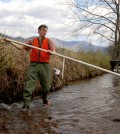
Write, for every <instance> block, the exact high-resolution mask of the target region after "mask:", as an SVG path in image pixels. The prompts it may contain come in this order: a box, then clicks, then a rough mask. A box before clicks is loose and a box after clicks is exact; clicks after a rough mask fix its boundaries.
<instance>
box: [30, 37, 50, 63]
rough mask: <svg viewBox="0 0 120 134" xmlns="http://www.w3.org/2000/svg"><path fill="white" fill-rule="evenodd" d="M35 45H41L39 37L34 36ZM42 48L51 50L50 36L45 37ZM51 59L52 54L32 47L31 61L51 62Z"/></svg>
mask: <svg viewBox="0 0 120 134" xmlns="http://www.w3.org/2000/svg"><path fill="white" fill-rule="evenodd" d="M32 45H33V46H35V47H40V45H39V39H38V38H34V39H33V44H32ZM41 48H42V49H45V50H49V39H48V38H44V40H43V41H42V45H41ZM49 60H50V54H49V53H46V52H43V51H40V50H37V49H34V48H33V49H32V52H31V54H30V61H31V62H46V63H49Z"/></svg>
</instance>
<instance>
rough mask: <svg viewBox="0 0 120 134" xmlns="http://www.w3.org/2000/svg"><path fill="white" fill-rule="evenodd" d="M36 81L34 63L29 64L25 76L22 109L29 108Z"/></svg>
mask: <svg viewBox="0 0 120 134" xmlns="http://www.w3.org/2000/svg"><path fill="white" fill-rule="evenodd" d="M36 80H37V70H36V63H31V64H30V65H29V67H28V70H27V74H26V86H25V89H24V91H23V99H24V107H29V105H30V102H31V97H32V91H33V90H34V89H35V85H36Z"/></svg>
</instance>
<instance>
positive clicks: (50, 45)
mask: <svg viewBox="0 0 120 134" xmlns="http://www.w3.org/2000/svg"><path fill="white" fill-rule="evenodd" d="M49 48H50V50H51V51H52V52H56V48H55V44H54V43H53V41H52V40H50V39H49Z"/></svg>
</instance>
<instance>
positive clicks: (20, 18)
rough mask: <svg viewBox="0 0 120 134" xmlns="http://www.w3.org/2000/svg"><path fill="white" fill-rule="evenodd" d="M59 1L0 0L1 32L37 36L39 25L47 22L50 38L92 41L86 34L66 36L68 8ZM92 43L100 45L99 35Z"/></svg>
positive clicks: (10, 34)
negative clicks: (66, 12) (66, 10)
mask: <svg viewBox="0 0 120 134" xmlns="http://www.w3.org/2000/svg"><path fill="white" fill-rule="evenodd" d="M58 2H59V0H0V33H3V34H6V35H9V36H12V37H17V36H21V37H24V38H27V37H31V36H37V35H38V31H37V29H38V27H39V25H41V24H46V25H47V26H48V33H47V37H49V38H50V37H55V38H58V39H62V40H65V41H71V40H74V41H75V40H77V41H78V40H80V41H88V42H90V40H88V38H86V36H84V35H83V36H79V37H78V38H74V37H68V36H66V34H67V33H68V31H69V27H68V26H66V25H64V19H65V16H64V12H65V9H66V8H65V7H64V6H61V5H59V3H58ZM68 23H69V22H68ZM84 32H87V31H84ZM84 34H86V33H84ZM92 44H94V45H100V44H98V37H97V36H95V37H93V39H92Z"/></svg>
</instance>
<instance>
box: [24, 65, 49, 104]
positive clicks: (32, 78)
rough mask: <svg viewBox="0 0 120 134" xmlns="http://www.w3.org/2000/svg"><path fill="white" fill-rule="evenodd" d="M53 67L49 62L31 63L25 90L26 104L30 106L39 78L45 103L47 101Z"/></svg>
mask: <svg viewBox="0 0 120 134" xmlns="http://www.w3.org/2000/svg"><path fill="white" fill-rule="evenodd" d="M50 77H51V68H50V66H49V64H47V63H30V65H29V67H28V70H27V74H26V86H25V89H24V91H23V99H24V106H29V105H30V102H31V97H32V92H33V90H34V89H35V86H36V80H37V79H39V81H40V84H41V87H42V99H43V103H46V101H47V94H48V92H49V90H50Z"/></svg>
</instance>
